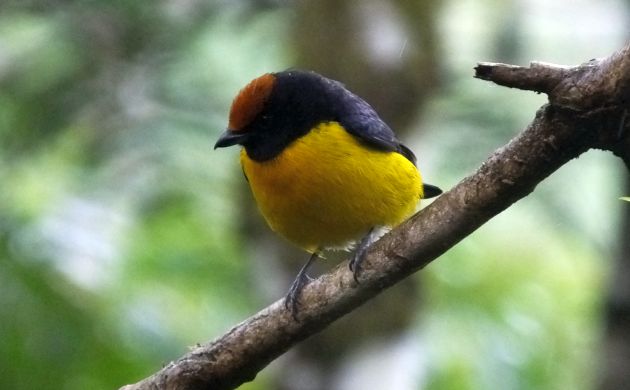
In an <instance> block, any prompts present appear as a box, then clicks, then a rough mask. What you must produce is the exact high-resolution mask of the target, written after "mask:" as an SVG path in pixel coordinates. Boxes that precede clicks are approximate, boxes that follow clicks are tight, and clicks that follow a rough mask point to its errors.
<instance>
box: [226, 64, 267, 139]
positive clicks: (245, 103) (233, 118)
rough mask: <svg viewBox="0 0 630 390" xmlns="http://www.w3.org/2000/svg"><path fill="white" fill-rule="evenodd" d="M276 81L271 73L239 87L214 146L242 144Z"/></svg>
mask: <svg viewBox="0 0 630 390" xmlns="http://www.w3.org/2000/svg"><path fill="white" fill-rule="evenodd" d="M275 82H276V76H275V75H274V74H272V73H265V74H264V75H262V76H260V77H257V78H255V79H254V80H252V81H250V82H249V84H247V85H246V86H245V88H243V89H241V90H240V92H239V93H238V95H236V97H235V98H234V101H232V107H231V108H230V117H229V121H228V128H227V130H225V131H224V132H223V134H221V136H220V137H219V139H218V140H217V143H216V144H215V145H214V148H215V149H216V148H223V147H227V146H232V145H236V144H239V145H243V144H244V143H246V141H247V140H248V139H249V138H250V137H251V133H252V129H251V127H252V126H251V125H252V123H253V122H254V120H255V119H256V118H257V117H258V116H260V115H261V113H262V111H263V110H264V107H265V103H266V102H267V100H268V99H269V96H270V95H271V92H272V90H273V87H274V84H275Z"/></svg>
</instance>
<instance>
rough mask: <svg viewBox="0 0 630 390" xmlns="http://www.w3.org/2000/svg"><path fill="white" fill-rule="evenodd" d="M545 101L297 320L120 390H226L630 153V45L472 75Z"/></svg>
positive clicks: (198, 353)
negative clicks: (501, 220)
mask: <svg viewBox="0 0 630 390" xmlns="http://www.w3.org/2000/svg"><path fill="white" fill-rule="evenodd" d="M475 77H478V78H482V79H485V80H489V81H493V82H496V83H497V84H500V85H505V86H509V87H516V88H520V89H527V90H534V91H537V92H543V93H547V94H548V95H549V101H550V102H549V104H546V105H544V106H542V107H541V108H540V109H539V110H538V112H537V113H536V116H535V118H534V120H533V121H532V123H531V124H530V125H529V126H528V127H527V128H526V129H525V130H524V131H523V132H522V133H520V134H519V135H518V136H516V137H515V138H514V139H512V140H511V141H510V142H509V143H508V144H507V145H505V146H503V147H502V148H500V149H498V150H497V151H495V152H494V153H493V154H492V155H491V156H490V157H489V158H488V159H487V160H486V161H485V162H484V163H483V164H482V165H481V167H480V168H479V169H478V170H477V171H476V172H475V173H474V174H473V175H471V176H469V177H467V178H465V179H464V180H462V181H461V182H460V183H459V184H457V185H456V186H455V187H454V188H452V189H451V190H450V191H448V192H446V193H445V194H443V195H442V196H440V197H439V198H438V199H437V200H436V201H435V202H433V203H432V204H431V205H429V206H428V207H427V208H425V209H424V210H422V212H420V213H418V214H416V215H415V216H414V217H412V218H411V219H410V220H408V221H407V222H405V223H404V224H402V225H401V226H399V227H397V228H396V229H394V230H392V231H391V232H390V233H389V234H387V235H385V236H384V237H383V238H382V239H381V240H379V241H378V242H376V243H375V244H374V245H373V246H372V247H371V248H370V250H369V251H368V253H367V255H366V258H365V262H364V266H363V271H362V273H361V275H360V278H359V284H357V283H356V282H355V281H354V280H353V277H352V273H351V272H350V271H349V270H348V264H347V262H343V263H342V264H340V265H338V266H337V267H336V268H335V269H334V270H333V271H332V272H330V273H328V274H326V275H323V276H321V277H320V278H318V279H317V280H315V281H313V282H311V283H310V284H309V285H307V286H306V287H305V288H304V290H303V293H302V296H301V306H300V312H299V314H298V320H297V321H296V320H294V319H293V318H292V316H291V314H290V313H289V312H287V311H286V310H285V309H284V305H283V302H282V301H277V302H275V303H274V304H272V305H271V306H269V307H267V308H265V309H263V310H262V311H260V312H259V313H258V314H256V315H254V316H253V317H251V318H249V319H247V320H245V321H244V322H242V323H240V324H238V325H236V326H235V327H234V328H232V329H231V330H230V331H228V332H227V333H226V334H224V335H223V336H221V337H219V338H217V339H216V340H214V341H212V342H209V343H207V344H205V345H202V346H199V347H197V348H194V349H193V350H192V351H190V352H189V353H187V354H186V355H184V356H182V357H181V358H179V359H178V360H176V361H173V362H171V363H169V364H168V365H166V366H165V367H164V368H162V369H161V370H160V371H158V372H157V373H155V374H154V375H152V376H151V377H149V378H147V379H145V380H143V381H141V382H139V383H137V384H133V385H128V386H125V387H123V389H124V390H140V389H233V388H235V387H237V386H239V385H240V384H242V383H244V382H247V381H250V380H252V379H253V378H254V377H255V376H256V374H257V373H258V372H259V371H260V370H261V369H263V368H264V367H265V366H266V365H267V364H269V363H270V362H271V361H272V360H273V359H275V358H276V357H278V356H279V355H281V354H282V353H284V352H285V351H286V350H288V349H289V348H290V347H291V346H293V345H295V344H296V343H298V342H299V341H301V340H303V339H305V338H307V337H308V336H310V335H312V334H314V333H316V332H318V331H320V330H321V329H323V328H324V327H326V326H327V325H329V324H330V323H331V322H333V321H334V320H335V319H337V318H339V317H341V316H343V315H344V314H345V313H348V312H349V311H351V310H352V309H354V308H356V307H358V306H359V305H361V304H362V303H363V302H365V301H366V300H368V299H370V298H372V297H374V296H375V295H377V294H378V293H379V292H381V291H383V290H384V289H385V288H387V287H389V286H391V285H393V284H395V283H396V282H398V281H400V280H401V279H403V278H405V277H407V276H409V275H411V274H412V273H414V272H415V271H417V270H419V269H421V268H423V267H424V266H426V265H427V264H428V263H430V262H431V261H433V260H434V259H436V258H437V257H439V256H440V255H441V254H443V253H444V252H446V251H447V250H448V249H449V248H451V247H453V246H454V245H455V244H457V243H458V242H459V241H461V240H462V239H464V238H465V237H467V236H468V235H469V234H470V233H472V232H473V231H474V230H476V229H477V228H479V227H480V226H481V225H483V224H484V223H485V222H486V221H488V220H489V219H490V218H492V217H493V216H495V215H497V214H499V213H500V212H501V211H503V210H505V209H506V208H507V207H509V206H510V205H511V204H513V203H514V202H516V201H517V200H519V199H521V198H523V197H525V196H527V195H528V194H529V193H531V192H532V191H533V190H534V188H535V187H536V185H537V184H538V183H540V182H541V181H542V180H544V179H545V178H546V177H547V176H548V175H550V174H551V173H553V172H554V171H555V170H557V169H558V168H560V167H561V166H562V165H563V164H565V163H566V162H567V161H569V160H571V159H573V158H576V157H578V156H579V155H580V154H582V153H583V152H585V151H587V150H588V149H590V148H602V149H607V150H611V151H613V152H615V153H616V154H618V155H619V156H620V157H621V156H627V155H628V150H630V142H629V140H628V139H629V136H628V133H629V131H628V128H629V126H628V123H630V120H628V121H626V120H625V116H626V115H627V114H626V113H627V111H628V108H629V107H628V102H629V101H630V99H628V97H629V96H630V45H629V46H627V47H626V48H624V49H623V50H620V51H619V52H617V53H614V54H613V55H611V56H610V57H608V58H606V59H602V60H592V61H590V62H588V63H585V64H582V65H579V66H576V67H563V66H557V65H549V64H542V63H535V64H533V65H532V66H530V67H529V68H525V67H515V66H511V65H505V64H490V63H482V64H479V66H478V67H477V68H476V76H475Z"/></svg>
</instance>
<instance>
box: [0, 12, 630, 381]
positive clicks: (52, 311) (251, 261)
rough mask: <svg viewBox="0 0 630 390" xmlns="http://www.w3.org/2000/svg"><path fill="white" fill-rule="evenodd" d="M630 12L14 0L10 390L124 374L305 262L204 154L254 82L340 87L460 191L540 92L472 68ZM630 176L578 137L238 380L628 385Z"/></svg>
mask: <svg viewBox="0 0 630 390" xmlns="http://www.w3.org/2000/svg"><path fill="white" fill-rule="evenodd" d="M629 26H630V2H628V1H622V0H599V1H587V0H573V1H569V0H565V1H561V0H553V1H549V0H512V1H508V0H506V1H498V0H482V1H472V0H458V1H456V0H418V1H405V0H387V1H377V0H365V1H359V0H344V1H341V0H320V1H315V0H313V1H273V0H267V1H245V0H240V1H217V0H215V1H203V0H159V1H151V2H141V1H120V0H114V1H105V0H76V1H62V0H56V1H55V0H2V1H1V2H0V188H1V189H0V388H2V389H40V388H56V389H68V390H73V389H112V388H117V387H119V386H121V385H124V384H126V383H131V382H135V381H137V380H139V379H141V378H143V377H145V376H147V375H149V374H151V373H152V372H153V371H155V370H157V369H158V368H160V367H161V365H162V364H164V363H165V362H168V361H170V360H172V359H175V358H177V357H178V356H180V355H181V354H183V353H185V352H186V351H187V349H188V348H189V346H192V345H195V344H196V343H201V342H205V341H208V340H210V339H212V338H214V337H217V336H219V335H221V334H222V333H223V332H225V331H226V330H227V329H229V328H230V327H231V326H232V325H234V324H235V323H237V322H239V321H241V320H243V319H244V318H246V317H247V316H249V315H251V314H253V313H255V312H256V311H257V310H258V309H260V308H262V307H264V306H266V305H268V304H269V303H271V302H273V301H274V300H276V299H279V298H280V297H281V296H282V295H283V294H284V293H285V292H286V289H287V287H288V285H289V283H290V281H291V280H292V278H293V276H294V275H295V273H296V272H297V270H298V268H299V267H300V266H301V264H302V262H303V261H305V260H306V256H307V255H306V254H305V253H302V252H300V251H298V250H295V249H294V248H292V247H291V245H290V244H288V243H286V242H284V241H283V240H282V239H281V238H278V237H276V236H274V235H272V234H270V233H269V231H268V229H267V227H265V226H264V224H263V223H262V220H261V217H260V216H259V215H258V213H257V211H256V209H255V206H254V205H253V200H252V198H251V196H250V194H249V192H248V190H247V187H246V185H245V183H244V180H243V177H242V175H241V172H240V168H239V167H238V163H237V150H235V149H227V150H217V151H213V150H212V146H213V145H214V142H215V140H216V137H217V135H218V134H219V133H220V132H221V131H222V130H223V129H224V127H225V125H226V121H227V112H228V110H229V105H230V102H231V99H232V97H233V96H234V95H235V93H236V92H237V91H238V90H239V89H240V88H241V87H242V86H244V85H245V84H246V83H247V82H248V81H249V80H251V79H252V78H254V77H256V76H258V75H260V74H262V73H264V72H269V71H278V70H283V69H286V68H289V67H300V68H308V69H314V70H317V71H319V72H321V73H323V74H325V75H327V76H329V77H332V78H336V79H339V80H341V81H343V82H344V83H345V84H346V85H347V86H348V87H349V88H350V89H352V90H354V91H356V92H357V93H359V94H360V95H362V96H364V97H365V98H366V99H367V100H368V101H369V102H370V103H372V104H373V106H374V107H375V108H376V109H377V111H379V112H380V113H381V114H382V116H383V117H384V118H385V119H386V121H387V122H388V123H390V124H391V125H392V127H394V128H395V129H396V131H397V132H398V133H399V134H400V136H401V138H403V139H404V140H405V142H406V143H407V144H409V145H410V146H411V148H412V149H414V150H415V151H416V154H417V155H418V158H419V166H420V168H421V170H422V172H423V175H424V177H425V178H426V179H427V181H429V182H431V183H433V184H437V185H439V186H441V187H442V188H443V189H449V188H450V187H452V186H453V185H454V184H456V183H457V182H458V181H459V180H461V179H462V178H464V177H465V176H466V175H468V174H470V173H472V172H473V171H474V170H475V169H476V167H478V166H479V165H480V164H481V162H482V161H483V160H484V159H485V158H486V157H487V156H488V155H489V154H490V153H491V152H492V151H493V150H494V149H496V148H498V147H500V146H501V145H503V144H505V143H506V142H507V141H508V140H509V139H510V138H511V137H513V136H514V135H515V134H517V133H518V132H519V131H520V130H521V129H523V128H524V127H525V126H526V124H527V123H528V122H529V121H530V120H531V119H532V118H533V115H534V113H535V111H536V109H537V108H538V107H539V106H540V105H541V104H543V103H544V102H545V96H541V95H536V94H533V93H529V92H524V91H517V90H509V89H507V88H501V87H497V86H494V85H491V84H489V83H487V82H482V81H479V80H475V79H473V78H472V74H473V71H472V68H473V67H474V66H475V64H476V63H477V62H478V61H501V62H508V63H515V64H521V65H525V64H527V63H528V62H529V61H531V60H539V61H546V62H554V63H560V64H577V63H581V62H584V61H588V60H589V59H591V58H595V57H601V56H606V55H608V54H610V53H611V52H613V51H614V50H616V49H619V48H621V47H622V46H623V44H624V42H626V40H627V38H628V37H629V36H630V28H629ZM628 183H629V181H628V171H627V170H626V168H625V167H624V166H623V164H622V163H621V162H619V161H617V159H616V158H614V157H613V156H612V154H610V153H604V152H595V151H591V152H589V153H587V154H585V155H584V156H582V157H580V158H579V159H577V160H575V161H572V162H571V163H569V164H568V165H567V166H565V167H563V168H562V169H561V170H560V171H558V172H557V173H555V174H554V175H553V176H552V177H550V178H549V179H548V180H546V181H545V182H543V183H542V184H541V185H539V186H538V188H537V189H536V191H535V192H534V193H533V194H531V195H530V196H529V197H527V198H526V199H524V200H522V201H520V202H518V203H517V204H516V205H514V206H513V207H511V208H510V209H509V210H507V211H506V212H504V213H503V214H501V215H499V216H498V217H496V218H494V219H493V220H492V221H490V222H489V223H488V224H486V225H485V226H484V227H482V228H481V229H479V230H478V231H477V232H475V233H474V234H472V235H471V236H470V237H468V238H467V239H466V240H464V241H463V242H462V243H461V244H460V245H458V246H457V247H455V248H453V249H452V250H451V251H449V252H448V253H447V254H445V255H444V256H442V258H440V259H439V260H437V261H436V262H435V263H433V264H432V265H430V266H429V267H427V268H426V269H425V270H423V271H421V272H419V273H418V274H417V275H416V276H414V277H413V278H410V280H407V281H405V282H404V283H402V284H400V285H399V286H396V287H394V288H392V289H391V290H390V291H388V292H387V293H385V294H384V295H383V296H382V297H379V298H378V299H376V300H374V302H370V303H369V304H368V305H367V306H366V307H365V308H362V309H360V310H358V311H357V312H356V313H353V314H351V315H349V316H347V317H346V318H344V319H343V320H341V321H340V322H339V323H337V324H335V325H333V326H332V327H331V329H329V330H328V331H326V332H324V333H323V334H322V335H319V336H316V337H315V338H313V339H311V340H310V341H307V342H306V343H304V344H302V345H300V346H299V347H298V348H295V349H294V350H292V351H290V352H289V353H288V354H287V355H286V356H285V357H283V358H281V359H279V360H277V361H275V362H274V363H272V364H271V365H270V366H269V367H268V368H266V369H265V370H264V371H262V372H261V373H260V374H259V375H258V377H257V378H256V380H255V381H254V382H252V383H248V384H246V385H243V386H242V388H243V389H250V390H258V389H260V390H265V389H304V390H310V389H313V390H315V389H331V390H336V389H339V390H353V389H395V390H406V389H430V390H442V389H444V390H446V389H578V390H579V389H584V390H586V389H622V388H630V362H629V361H630V352H628V351H629V350H630V314H629V313H630V292H628V288H627V287H626V286H627V285H629V283H630V271H629V270H628V269H627V268H628V267H629V266H628V264H629V263H630V248H629V244H628V241H629V238H630V222H629V221H630V212H629V209H630V204H628V203H627V202H622V201H620V200H619V197H621V196H624V195H628V194H630V186H629V184H628ZM330 257H331V258H332V259H334V258H335V257H338V255H337V256H335V255H334V254H333V255H331V256H330ZM331 264H334V261H329V262H324V263H323V264H321V268H320V269H319V270H317V271H316V272H325V270H326V269H327V268H329V267H330V265H331Z"/></svg>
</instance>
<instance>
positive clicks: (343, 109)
mask: <svg viewBox="0 0 630 390" xmlns="http://www.w3.org/2000/svg"><path fill="white" fill-rule="evenodd" d="M338 87H339V89H337V88H335V89H336V91H335V92H336V93H337V94H338V95H337V99H336V100H337V101H339V102H340V104H339V107H337V115H336V116H337V120H338V121H339V122H340V123H341V125H342V126H343V127H344V128H345V129H346V130H347V131H348V132H349V133H350V134H352V135H354V136H355V137H357V138H359V139H360V140H361V141H363V142H365V143H366V144H368V145H370V146H373V147H375V148H377V149H380V150H385V151H392V152H398V153H400V154H402V155H403V156H405V157H406V158H407V159H408V160H409V161H411V162H412V163H413V164H414V165H415V164H416V156H415V155H414V154H413V152H412V151H411V150H410V149H409V148H408V147H406V146H405V145H403V144H401V143H400V141H399V140H398V138H396V134H394V132H393V131H392V129H390V128H389V126H387V124H386V123H385V122H383V120H382V119H381V118H380V117H379V116H378V114H377V113H376V111H374V109H373V108H372V107H371V106H370V105H369V104H368V103H367V102H366V101H365V100H363V99H361V98H360V97H358V96H357V95H355V94H353V93H352V92H349V91H348V90H346V89H345V88H344V87H343V86H342V85H341V84H340V83H338Z"/></svg>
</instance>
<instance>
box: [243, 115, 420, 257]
mask: <svg viewBox="0 0 630 390" xmlns="http://www.w3.org/2000/svg"><path fill="white" fill-rule="evenodd" d="M241 164H242V165H243V170H244V172H245V175H246V176H247V178H248V180H249V185H250V187H251V189H252V192H253V194H254V198H255V199H256V202H257V204H258V207H259V209H260V211H261V213H262V214H263V216H264V217H265V219H266V220H267V223H268V224H269V226H270V227H271V229H273V230H274V231H275V232H277V233H279V234H280V235H282V236H284V237H285V238H287V239H288V240H289V241H292V242H293V243H295V244H297V245H298V246H300V247H302V248H304V249H306V250H307V251H310V252H313V251H316V250H318V249H324V248H331V247H343V246H347V245H348V244H349V243H351V242H352V241H355V240H357V239H359V238H361V237H362V236H363V235H365V234H366V233H367V232H368V231H369V229H370V228H372V227H375V226H394V225H397V224H399V223H400V222H402V221H403V220H404V219H405V218H407V217H408V216H409V215H411V214H412V213H413V212H414V211H415V209H416V206H417V204H418V201H419V200H420V198H421V197H422V180H421V177H420V173H419V172H418V170H417V169H416V167H415V166H414V165H413V164H412V163H411V162H410V161H409V160H407V159H406V158H405V157H404V156H402V155H401V154H399V153H393V152H383V151H378V150H374V149H373V148H367V147H366V146H365V145H363V144H361V143H360V141H358V140H357V139H356V138H355V137H354V136H352V135H350V134H349V133H348V132H346V131H345V130H344V129H343V128H342V127H341V126H340V125H339V124H338V123H336V122H328V123H324V124H321V125H319V126H318V127H317V128H315V129H313V130H311V131H310V132H309V133H308V134H307V135H305V136H303V137H301V138H299V139H297V140H296V141H294V142H293V143H292V144H290V145H289V146H288V147H287V148H286V149H285V150H284V151H282V153H280V155H278V156H276V157H275V158H273V159H271V160H268V161H264V162H257V161H254V160H252V159H250V158H249V157H248V156H247V152H246V151H245V149H243V150H242V151H241Z"/></svg>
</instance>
